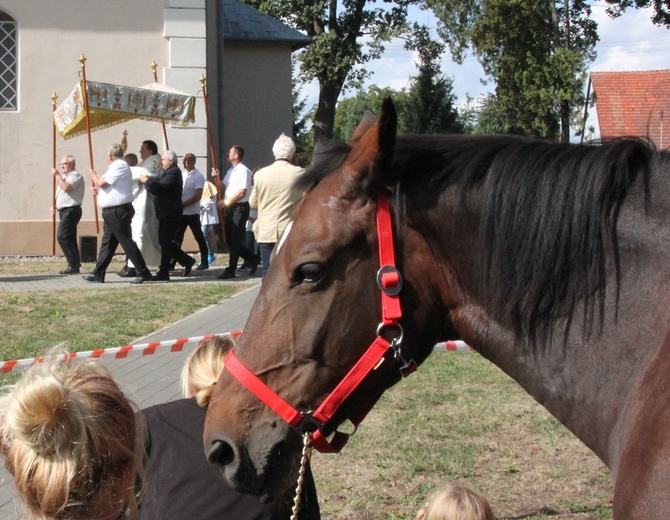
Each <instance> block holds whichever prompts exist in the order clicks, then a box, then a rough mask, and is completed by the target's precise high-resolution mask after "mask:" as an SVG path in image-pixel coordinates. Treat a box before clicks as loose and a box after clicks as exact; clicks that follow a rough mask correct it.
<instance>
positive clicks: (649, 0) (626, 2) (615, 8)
mask: <svg viewBox="0 0 670 520" xmlns="http://www.w3.org/2000/svg"><path fill="white" fill-rule="evenodd" d="M605 3H607V4H608V5H610V6H611V7H609V8H608V9H607V13H608V14H609V15H610V16H612V17H614V18H616V17H617V16H621V15H622V14H623V12H624V11H625V10H626V9H628V8H630V7H635V8H638V9H639V8H643V7H652V8H653V9H654V15H653V16H652V18H651V21H652V22H654V23H655V24H656V25H665V26H667V27H670V4H668V0H605Z"/></svg>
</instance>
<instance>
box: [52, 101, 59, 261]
mask: <svg viewBox="0 0 670 520" xmlns="http://www.w3.org/2000/svg"><path fill="white" fill-rule="evenodd" d="M56 101H58V96H57V95H56V92H54V93H53V94H51V108H52V112H53V114H55V113H56ZM51 119H52V123H53V139H52V143H53V145H52V154H51V155H52V157H51V167H52V168H56V119H55V118H54V117H53V115H52V117H51ZM51 177H52V180H53V186H52V190H51V201H52V202H51V207H53V209H54V214H53V215H52V216H51V217H52V218H51V256H56V177H54V176H53V175H52V176H51Z"/></svg>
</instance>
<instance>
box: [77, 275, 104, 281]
mask: <svg viewBox="0 0 670 520" xmlns="http://www.w3.org/2000/svg"><path fill="white" fill-rule="evenodd" d="M82 278H83V279H84V280H86V281H87V282H95V283H105V275H104V274H103V275H97V274H95V273H91V274H87V275H86V276H82Z"/></svg>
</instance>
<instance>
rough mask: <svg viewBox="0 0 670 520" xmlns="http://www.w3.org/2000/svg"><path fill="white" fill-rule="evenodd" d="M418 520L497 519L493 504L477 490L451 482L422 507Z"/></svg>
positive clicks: (417, 516)
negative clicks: (494, 514) (492, 507)
mask: <svg viewBox="0 0 670 520" xmlns="http://www.w3.org/2000/svg"><path fill="white" fill-rule="evenodd" d="M416 520H495V517H494V516H493V511H492V510H491V506H490V505H489V503H488V502H487V501H486V499H485V498H484V497H483V496H482V495H481V494H480V493H478V492H477V491H475V490H474V489H472V488H469V487H467V486H462V485H457V484H449V485H447V486H445V487H444V488H442V489H441V490H439V491H438V492H437V493H435V494H434V495H432V496H431V497H430V498H429V499H428V501H427V502H426V503H425V504H424V505H423V507H421V509H420V510H419V512H418V514H417V515H416Z"/></svg>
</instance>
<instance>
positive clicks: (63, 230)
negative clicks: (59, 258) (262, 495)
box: [56, 206, 81, 270]
mask: <svg viewBox="0 0 670 520" xmlns="http://www.w3.org/2000/svg"><path fill="white" fill-rule="evenodd" d="M58 217H59V218H60V224H58V234H57V235H56V236H57V238H58V244H59V245H60V248H61V249H62V250H63V254H64V255H65V259H66V260H67V265H68V267H70V268H71V269H75V270H76V269H79V268H80V267H81V261H80V259H79V247H77V225H78V224H79V221H80V220H81V206H71V207H69V208H63V209H59V210H58Z"/></svg>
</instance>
